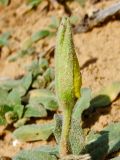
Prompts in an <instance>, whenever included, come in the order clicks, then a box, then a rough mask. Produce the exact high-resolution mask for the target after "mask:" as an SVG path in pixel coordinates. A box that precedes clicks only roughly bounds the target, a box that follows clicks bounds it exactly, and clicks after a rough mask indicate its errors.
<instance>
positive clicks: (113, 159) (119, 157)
mask: <svg viewBox="0 0 120 160" xmlns="http://www.w3.org/2000/svg"><path fill="white" fill-rule="evenodd" d="M110 160H120V156H118V157H115V158H112V159H110Z"/></svg>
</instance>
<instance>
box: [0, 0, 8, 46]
mask: <svg viewBox="0 0 120 160" xmlns="http://www.w3.org/2000/svg"><path fill="white" fill-rule="evenodd" d="M3 2H4V4H5V0H3ZM3 2H2V1H0V3H3ZM6 2H7V1H6ZM5 5H7V4H5ZM9 37H10V32H5V33H3V34H2V35H0V47H1V46H5V45H8V39H9Z"/></svg>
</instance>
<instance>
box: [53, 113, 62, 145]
mask: <svg viewBox="0 0 120 160" xmlns="http://www.w3.org/2000/svg"><path fill="white" fill-rule="evenodd" d="M54 121H55V128H54V132H53V133H54V136H55V140H56V142H57V143H59V142H60V138H61V132H62V116H61V115H59V114H55V115H54Z"/></svg>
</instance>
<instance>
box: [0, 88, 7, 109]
mask: <svg viewBox="0 0 120 160" xmlns="http://www.w3.org/2000/svg"><path fill="white" fill-rule="evenodd" d="M7 97H8V92H7V91H5V90H4V89H1V88H0V106H1V105H5V104H7Z"/></svg>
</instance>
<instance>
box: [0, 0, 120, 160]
mask: <svg viewBox="0 0 120 160" xmlns="http://www.w3.org/2000/svg"><path fill="white" fill-rule="evenodd" d="M115 2H117V1H115V0H106V1H105V0H103V1H102V2H99V3H97V4H95V5H94V6H93V5H91V4H89V3H87V5H86V7H85V9H83V8H82V7H81V6H79V5H78V3H76V2H74V3H71V4H70V5H69V6H70V9H71V10H72V12H73V14H74V15H78V16H79V17H82V15H83V13H84V12H85V11H90V10H92V9H93V8H96V9H97V8H104V7H107V6H109V5H111V4H113V3H115ZM24 3H25V1H24V0H12V1H11V4H10V5H9V6H8V7H3V6H0V33H2V32H6V31H11V32H12V36H11V38H10V41H9V45H8V47H3V48H2V49H1V53H0V77H12V78H15V77H18V76H20V75H22V74H23V73H24V67H25V66H26V65H27V64H29V63H30V62H31V61H32V60H33V59H34V58H35V56H25V57H23V58H18V59H17V60H16V61H15V62H9V61H8V57H9V55H12V54H15V53H16V52H17V51H19V50H20V47H21V45H22V43H23V42H24V41H25V39H26V38H28V37H29V36H30V35H31V34H32V33H34V32H36V31H38V30H40V29H43V28H46V27H47V25H48V24H49V23H50V22H51V16H57V17H62V15H64V14H65V13H64V9H63V7H62V6H57V8H54V7H53V6H50V8H49V11H48V6H47V2H46V1H44V2H43V3H42V4H41V5H39V7H38V8H37V10H35V11H34V10H32V11H29V12H27V13H25V11H26V7H25V5H24ZM119 26H120V21H118V20H114V21H110V22H109V23H107V24H105V25H104V26H101V27H98V28H94V29H93V30H92V31H90V32H88V33H82V34H75V35H74V40H75V46H76V51H77V54H78V58H79V63H80V66H81V72H82V75H83V86H84V87H90V88H92V90H93V91H94V92H95V91H98V90H99V89H100V88H101V87H102V86H105V85H107V84H109V83H111V82H113V81H119V80H120V74H119V72H120V63H119V62H120V27H119ZM54 45H55V36H53V37H52V38H45V39H43V40H40V41H38V42H37V43H36V44H35V47H36V52H37V53H38V54H41V53H43V52H45V51H47V50H48V49H50V48H51V47H53V46H54ZM51 62H52V63H51V65H53V66H54V60H52V61H51ZM86 62H90V63H86ZM85 64H87V65H85ZM93 116H94V117H95V118H94V119H93V120H92V122H90V127H92V128H93V129H94V130H97V131H99V130H101V129H102V128H103V127H104V126H106V125H107V124H108V123H110V122H116V121H120V98H118V100H116V101H115V102H114V103H113V104H112V106H110V107H108V108H106V109H104V110H103V109H99V110H98V111H97V114H96V113H93ZM89 121H90V119H89ZM88 126H89V125H88ZM2 130H3V127H0V135H1V136H0V156H8V157H12V156H13V155H15V154H16V153H17V152H18V151H19V150H20V149H22V148H32V147H33V146H36V145H40V144H41V143H42V144H43V143H44V144H46V143H47V142H35V143H27V144H19V145H17V146H16V147H14V146H13V144H12V141H13V140H12V138H11V132H10V131H9V130H7V131H6V132H5V136H3V135H2V134H3V131H2ZM49 143H52V144H53V142H49Z"/></svg>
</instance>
